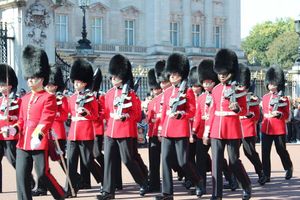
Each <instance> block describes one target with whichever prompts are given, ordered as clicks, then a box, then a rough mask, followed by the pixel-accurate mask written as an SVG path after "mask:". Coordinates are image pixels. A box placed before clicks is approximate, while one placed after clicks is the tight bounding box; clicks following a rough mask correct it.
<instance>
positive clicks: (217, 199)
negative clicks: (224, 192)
mask: <svg viewBox="0 0 300 200" xmlns="http://www.w3.org/2000/svg"><path fill="white" fill-rule="evenodd" d="M210 200H222V197H215V196H212V197H211V198H210Z"/></svg>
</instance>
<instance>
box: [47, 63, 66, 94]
mask: <svg viewBox="0 0 300 200" xmlns="http://www.w3.org/2000/svg"><path fill="white" fill-rule="evenodd" d="M48 84H53V85H55V86H57V91H58V92H62V91H63V90H64V88H65V83H64V77H63V74H62V71H61V68H60V67H59V66H57V65H53V66H52V67H51V71H50V76H49V83H48Z"/></svg>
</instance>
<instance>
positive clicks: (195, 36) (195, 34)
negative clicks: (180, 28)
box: [192, 24, 201, 47]
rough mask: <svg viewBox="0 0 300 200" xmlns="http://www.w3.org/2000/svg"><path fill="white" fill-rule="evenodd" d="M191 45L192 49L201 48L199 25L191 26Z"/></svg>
mask: <svg viewBox="0 0 300 200" xmlns="http://www.w3.org/2000/svg"><path fill="white" fill-rule="evenodd" d="M197 29H198V30H197ZM192 43H193V47H200V46H201V25H200V24H192Z"/></svg>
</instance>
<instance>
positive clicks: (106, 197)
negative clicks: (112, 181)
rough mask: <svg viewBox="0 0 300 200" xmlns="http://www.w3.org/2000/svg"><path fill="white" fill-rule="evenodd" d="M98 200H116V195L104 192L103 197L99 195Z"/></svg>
mask: <svg viewBox="0 0 300 200" xmlns="http://www.w3.org/2000/svg"><path fill="white" fill-rule="evenodd" d="M96 198H97V199H98V200H109V199H115V195H114V194H110V193H108V192H102V194H101V195H97V197H96Z"/></svg>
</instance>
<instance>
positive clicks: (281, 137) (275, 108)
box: [261, 67, 293, 182]
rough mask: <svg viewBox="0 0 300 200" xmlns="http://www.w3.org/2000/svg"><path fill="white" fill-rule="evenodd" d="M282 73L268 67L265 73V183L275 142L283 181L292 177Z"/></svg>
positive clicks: (263, 124) (278, 69)
mask: <svg viewBox="0 0 300 200" xmlns="http://www.w3.org/2000/svg"><path fill="white" fill-rule="evenodd" d="M284 84H285V78H284V72H283V70H282V69H281V68H279V67H270V68H269V69H268V71H267V73H266V78H265V85H266V88H267V90H269V93H267V94H265V95H264V96H263V99H262V110H263V115H264V118H263V121H262V124H261V132H262V138H261V142H262V149H261V150H262V165H263V170H264V174H265V175H266V176H267V182H270V177H271V160H270V154H271V147H272V143H273V141H274V142H275V147H276V152H277V153H278V155H279V157H280V159H281V163H282V165H283V168H284V169H285V171H286V174H285V179H287V180H289V179H291V178H292V176H293V163H292V161H291V158H290V155H289V153H288V151H287V149H286V120H287V119H288V118H289V112H290V107H289V106H290V102H289V99H288V98H287V97H286V96H284V94H283V93H284V89H285V85H284Z"/></svg>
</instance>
